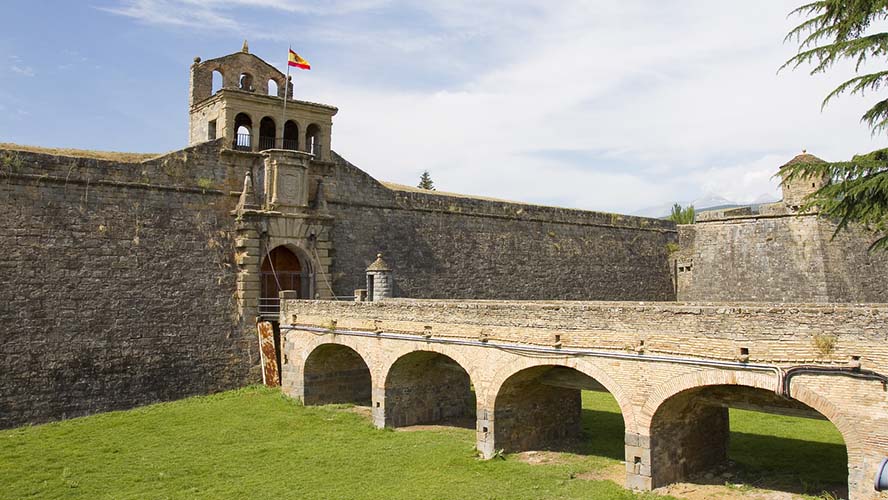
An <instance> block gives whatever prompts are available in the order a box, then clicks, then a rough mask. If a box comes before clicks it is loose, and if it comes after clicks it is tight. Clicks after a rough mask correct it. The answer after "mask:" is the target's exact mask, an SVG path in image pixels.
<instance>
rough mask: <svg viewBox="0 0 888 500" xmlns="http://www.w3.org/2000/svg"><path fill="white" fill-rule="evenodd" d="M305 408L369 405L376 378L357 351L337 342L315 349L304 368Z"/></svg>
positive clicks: (307, 358)
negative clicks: (341, 404) (309, 406)
mask: <svg viewBox="0 0 888 500" xmlns="http://www.w3.org/2000/svg"><path fill="white" fill-rule="evenodd" d="M302 379H303V380H302V384H303V385H302V388H303V390H302V401H303V403H304V404H306V405H322V404H334V403H353V404H356V405H363V406H370V404H371V399H372V393H373V376H372V374H371V372H370V367H369V366H368V364H367V362H366V361H364V358H363V357H362V356H361V354H360V353H358V351H357V350H356V349H354V348H352V347H349V346H347V345H343V344H340V343H336V342H324V343H321V344H319V345H317V346H315V347H314V349H312V350H311V352H310V353H309V354H308V356H307V357H306V358H305V362H304V363H303V365H302Z"/></svg>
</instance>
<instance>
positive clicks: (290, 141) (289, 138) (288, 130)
mask: <svg viewBox="0 0 888 500" xmlns="http://www.w3.org/2000/svg"><path fill="white" fill-rule="evenodd" d="M284 149H290V150H293V151H295V150H297V149H299V127H298V126H297V125H296V122H294V121H293V120H287V123H285V124H284Z"/></svg>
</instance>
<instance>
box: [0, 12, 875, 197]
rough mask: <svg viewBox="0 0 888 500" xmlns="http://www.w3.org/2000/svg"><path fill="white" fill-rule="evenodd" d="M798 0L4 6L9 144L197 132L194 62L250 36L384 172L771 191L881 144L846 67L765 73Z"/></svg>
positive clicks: (345, 148)
mask: <svg viewBox="0 0 888 500" xmlns="http://www.w3.org/2000/svg"><path fill="white" fill-rule="evenodd" d="M798 3H800V2H798V1H785V0H748V1H745V2H743V3H742V4H740V3H737V2H722V1H711V0H684V1H682V2H655V1H653V0H644V1H642V0H626V1H623V2H612V1H595V0H562V1H559V2H542V1H527V0H511V1H505V0H493V1H488V2H482V1H471V0H425V1H417V2H409V1H398V0H329V1H304V0H85V1H76V2H71V1H43V2H40V1H34V0H11V1H10V0H6V2H5V5H4V17H5V19H4V21H5V23H4V25H5V26H6V27H7V29H5V30H4V32H3V34H2V35H0V68H2V69H5V71H0V141H11V142H18V143H24V144H35V145H43V146H59V147H76V148H84V149H105V150H118V151H136V152H162V151H167V150H172V149H178V148H181V147H183V146H184V145H185V142H186V139H187V85H188V67H189V65H190V64H191V61H192V59H193V57H194V56H201V57H203V58H204V59H207V58H212V57H217V56H221V55H224V54H227V53H230V52H234V51H236V50H239V49H240V46H241V43H242V41H243V39H244V38H247V39H249V43H250V49H251V52H253V53H254V54H257V55H259V56H260V57H262V58H264V59H266V60H268V61H269V62H271V63H272V64H275V65H277V66H279V67H282V63H283V59H284V58H285V56H286V49H287V45H289V44H292V46H293V48H294V49H295V50H296V51H297V52H299V53H300V54H301V55H303V57H305V58H306V59H308V60H309V61H310V62H311V63H312V70H311V71H310V72H299V73H298V74H296V75H294V81H295V92H296V96H297V98H301V99H306V100H312V101H320V102H325V103H329V104H333V105H336V106H338V107H339V108H340V113H339V114H338V115H337V116H336V117H335V118H334V136H333V148H334V149H335V150H336V151H337V152H339V153H340V154H342V155H343V156H345V157H346V158H348V159H349V160H351V161H352V162H353V163H355V164H356V165H358V166H359V167H361V168H362V169H364V170H366V171H367V172H369V173H370V174H371V175H373V176H374V177H377V178H379V179H383V180H390V181H394V182H401V183H405V184H415V183H416V182H417V180H418V177H419V174H420V173H421V172H422V170H424V169H428V170H430V171H431V173H432V177H433V179H434V180H435V182H436V184H437V185H438V187H439V189H442V190H448V191H457V192H465V193H474V194H481V195H487V196H495V197H501V198H507V199H517V200H524V201H530V202H537V203H545V204H554V205H563V206H570V207H578V208H586V209H595V210H608V211H617V212H627V213H635V212H639V211H643V210H644V209H645V208H646V207H651V206H658V205H664V204H668V203H670V202H672V201H687V200H694V199H699V198H702V197H705V196H722V197H725V198H728V199H731V200H734V201H740V202H746V201H751V200H754V199H757V198H762V197H776V196H777V187H776V186H777V184H776V181H775V180H773V179H771V176H772V174H773V173H774V172H776V169H777V168H778V167H779V166H780V165H781V164H782V163H784V162H785V161H787V160H788V159H790V158H791V157H792V156H794V155H795V154H798V153H799V152H800V151H801V150H802V149H803V148H807V149H808V150H809V151H810V152H812V153H814V154H817V155H819V156H821V157H823V158H825V159H834V160H838V159H844V158H847V157H849V156H850V155H852V154H854V153H856V152H861V151H868V150H871V149H875V148H877V147H884V146H885V144H884V142H885V141H884V138H883V137H876V138H872V137H871V136H870V133H869V131H868V130H867V129H866V127H865V126H863V125H861V124H860V123H859V121H858V120H859V116H860V114H862V112H863V110H864V109H865V108H866V104H867V103H868V102H870V100H874V99H875V98H876V96H869V97H868V98H867V99H859V98H856V97H854V98H851V97H844V98H842V99H840V100H838V101H836V102H835V103H834V104H831V105H830V106H829V107H828V108H827V109H826V110H825V111H823V112H821V111H820V101H821V99H822V98H823V96H824V95H825V94H826V93H827V92H828V91H829V90H830V89H831V88H832V87H833V86H835V84H836V83H838V82H840V81H841V80H842V78H844V77H847V76H850V75H851V74H852V68H850V67H848V66H847V65H843V66H840V67H837V68H836V69H834V70H833V71H832V72H831V73H830V74H828V75H825V76H823V75H821V76H816V77H811V76H808V75H807V72H806V71H804V70H797V71H795V72H787V71H785V72H782V73H780V74H777V72H776V71H777V68H778V67H779V66H780V64H781V63H782V62H783V61H784V60H785V59H786V58H788V57H789V56H790V55H791V54H792V53H793V52H794V50H795V47H794V46H793V45H792V44H784V43H783V36H784V34H785V33H786V32H787V31H788V29H789V28H790V27H791V26H792V25H793V24H794V23H795V22H796V19H787V17H786V15H787V13H788V12H789V11H790V10H791V9H792V8H793V7H795V6H796V5H797V4H798Z"/></svg>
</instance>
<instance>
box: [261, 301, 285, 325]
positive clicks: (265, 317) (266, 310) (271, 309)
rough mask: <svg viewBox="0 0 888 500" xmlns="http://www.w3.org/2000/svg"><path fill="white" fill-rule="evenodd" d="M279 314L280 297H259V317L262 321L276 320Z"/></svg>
mask: <svg viewBox="0 0 888 500" xmlns="http://www.w3.org/2000/svg"><path fill="white" fill-rule="evenodd" d="M280 316H281V299H275V298H260V299H259V318H260V319H262V321H278V320H279V318H280Z"/></svg>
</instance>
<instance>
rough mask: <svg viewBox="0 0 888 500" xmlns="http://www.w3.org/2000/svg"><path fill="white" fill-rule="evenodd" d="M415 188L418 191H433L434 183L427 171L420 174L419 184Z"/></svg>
mask: <svg viewBox="0 0 888 500" xmlns="http://www.w3.org/2000/svg"><path fill="white" fill-rule="evenodd" d="M416 187H418V188H420V189H428V190H429V191H434V190H435V183H434V182H433V181H432V176H431V175H429V171H428V170H424V171H423V172H422V175H421V176H420V177H419V184H418V185H417V186H416Z"/></svg>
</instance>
